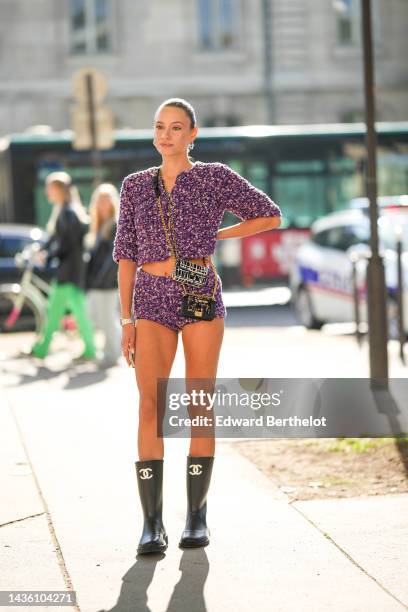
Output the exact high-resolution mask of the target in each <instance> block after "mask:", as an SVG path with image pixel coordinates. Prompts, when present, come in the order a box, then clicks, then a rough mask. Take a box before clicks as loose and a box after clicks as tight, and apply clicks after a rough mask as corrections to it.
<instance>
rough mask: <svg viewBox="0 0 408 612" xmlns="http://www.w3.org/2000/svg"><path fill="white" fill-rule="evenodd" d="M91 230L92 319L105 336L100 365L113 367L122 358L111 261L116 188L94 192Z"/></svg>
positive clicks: (89, 292) (89, 282) (88, 241)
mask: <svg viewBox="0 0 408 612" xmlns="http://www.w3.org/2000/svg"><path fill="white" fill-rule="evenodd" d="M89 212H90V215H91V230H90V232H89V234H88V235H87V236H86V238H85V244H86V248H87V250H88V253H87V255H88V262H87V270H86V288H87V303H88V312H89V317H90V319H91V320H92V321H93V323H94V325H95V326H96V327H97V328H98V329H100V330H101V331H102V332H103V335H104V338H105V346H104V351H103V357H102V359H100V360H99V362H98V365H99V367H102V368H110V367H112V366H114V365H115V364H116V362H117V360H118V358H119V357H120V355H121V350H120V335H121V333H120V325H119V321H118V312H119V302H118V281H117V276H118V266H117V265H116V263H115V262H114V261H113V260H112V249H113V241H114V238H115V234H116V220H117V216H118V212H119V193H118V190H117V189H116V187H115V186H114V185H111V184H110V183H102V185H99V187H97V188H96V189H95V191H94V192H93V194H92V197H91V204H90V207H89Z"/></svg>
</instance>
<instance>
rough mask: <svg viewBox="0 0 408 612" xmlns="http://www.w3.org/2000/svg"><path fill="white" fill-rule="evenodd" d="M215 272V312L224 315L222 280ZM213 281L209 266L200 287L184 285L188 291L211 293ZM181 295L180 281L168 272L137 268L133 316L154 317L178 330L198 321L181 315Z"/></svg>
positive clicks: (218, 315)
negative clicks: (204, 280) (167, 274)
mask: <svg viewBox="0 0 408 612" xmlns="http://www.w3.org/2000/svg"><path fill="white" fill-rule="evenodd" d="M217 276H218V286H217V291H216V294H215V316H216V317H222V318H225V317H226V316H227V311H226V308H225V306H224V302H223V300H222V283H221V279H220V277H219V275H218V274H217ZM214 282H215V276H214V270H213V269H212V268H210V269H209V271H208V275H207V280H206V282H205V284H204V286H203V287H200V288H199V289H197V287H194V288H193V287H192V286H186V288H187V289H188V291H189V292H190V291H191V292H194V293H197V294H200V293H201V294H205V295H212V292H213V289H214ZM190 287H191V290H190ZM182 297H183V287H182V285H181V284H180V283H179V282H177V281H175V280H173V279H172V278H171V277H170V276H158V275H156V274H150V273H149V272H145V270H142V268H139V269H138V271H137V276H136V283H135V290H134V296H133V299H134V312H135V316H136V319H149V320H150V321H156V322H157V323H161V324H162V325H165V326H166V327H169V328H170V329H172V330H174V331H176V332H179V331H180V330H181V329H182V328H183V327H184V325H186V324H187V323H197V322H198V321H199V319H192V318H190V317H183V315H182V314H181V301H182Z"/></svg>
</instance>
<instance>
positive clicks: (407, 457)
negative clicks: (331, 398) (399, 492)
mask: <svg viewBox="0 0 408 612" xmlns="http://www.w3.org/2000/svg"><path fill="white" fill-rule="evenodd" d="M393 382H394V384H395V383H396V381H395V380H394V381H393ZM372 393H373V397H374V401H375V403H376V405H377V410H378V412H379V413H380V414H384V415H385V417H386V418H387V419H388V422H389V425H390V430H391V431H392V433H393V434H394V436H395V438H394V442H395V446H396V449H397V451H398V453H399V455H400V458H401V463H402V465H403V466H404V469H405V474H406V478H407V479H408V453H407V452H406V445H404V444H403V440H402V437H401V433H400V432H401V424H400V421H399V418H398V415H400V414H401V410H400V408H399V405H398V403H397V401H396V400H395V398H394V397H393V395H392V393H391V392H390V391H389V389H373V390H372Z"/></svg>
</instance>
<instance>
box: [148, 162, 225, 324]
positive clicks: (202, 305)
mask: <svg viewBox="0 0 408 612" xmlns="http://www.w3.org/2000/svg"><path fill="white" fill-rule="evenodd" d="M159 175H160V168H159V170H158V172H157V174H156V175H155V177H154V183H153V186H154V190H155V195H156V202H157V206H158V209H159V212H160V218H161V221H162V225H163V230H164V234H165V236H166V241H167V244H168V246H169V249H170V253H171V254H172V255H174V256H175V258H176V268H175V270H174V271H173V274H172V278H173V279H174V280H176V281H178V282H179V283H181V285H182V287H183V297H182V305H181V312H182V315H183V316H184V317H188V318H192V319H199V320H202V321H212V319H214V317H215V304H216V301H215V294H216V292H217V287H218V275H217V271H216V269H215V266H214V264H213V262H212V260H211V258H208V257H206V259H207V261H208V259H209V260H210V266H211V268H212V270H213V272H214V277H215V283H214V289H213V292H212V294H211V295H204V294H200V293H193V292H188V291H187V290H186V288H185V286H184V283H186V282H189V283H190V282H191V280H190V279H191V276H190V274H185V273H184V272H185V270H188V266H184V265H183V264H190V265H191V266H194V268H192V270H193V273H194V275H195V276H197V272H196V270H195V268H196V267H198V268H204V266H198V265H197V264H194V263H193V262H190V261H188V260H182V259H180V258H178V256H177V247H176V241H175V231H174V222H173V215H172V210H171V209H172V205H173V200H172V198H171V194H169V196H170V206H169V226H170V225H171V228H172V230H173V240H174V245H173V242H172V241H171V239H170V235H169V229H168V228H167V225H166V222H165V220H164V215H163V209H162V206H161V200H160V190H159V183H158V181H159ZM177 261H179V262H180V266H179V270H183V272H182V273H180V272H179V273H177ZM204 269H205V271H206V272H205V276H204V279H203V280H202V281H200V284H199V285H196V286H199V287H201V286H203V285H204V282H205V280H206V277H207V273H208V268H204ZM189 272H191V270H189ZM186 277H188V279H189V280H188V281H187V280H186ZM192 284H195V283H194V278H193V283H192Z"/></svg>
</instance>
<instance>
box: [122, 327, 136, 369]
mask: <svg viewBox="0 0 408 612" xmlns="http://www.w3.org/2000/svg"><path fill="white" fill-rule="evenodd" d="M129 352H132V353H133V359H134V357H135V352H136V327H135V324H134V323H128V324H127V325H123V327H122V354H123V356H124V358H125V359H126V362H127V364H128V366H131V367H134V365H132V362H131V359H130V355H129Z"/></svg>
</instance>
